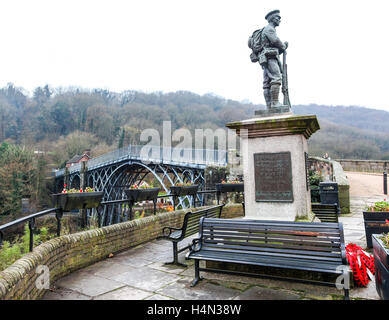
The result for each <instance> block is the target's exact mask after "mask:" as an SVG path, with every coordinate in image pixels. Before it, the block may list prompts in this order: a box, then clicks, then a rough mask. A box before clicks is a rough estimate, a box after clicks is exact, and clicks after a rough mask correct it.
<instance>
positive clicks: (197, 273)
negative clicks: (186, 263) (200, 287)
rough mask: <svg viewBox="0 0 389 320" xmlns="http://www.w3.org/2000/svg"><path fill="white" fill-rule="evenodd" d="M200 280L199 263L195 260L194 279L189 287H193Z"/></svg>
mask: <svg viewBox="0 0 389 320" xmlns="http://www.w3.org/2000/svg"><path fill="white" fill-rule="evenodd" d="M201 279H202V278H201V277H200V261H199V260H197V259H196V260H195V278H194V280H193V281H192V283H191V285H190V286H191V287H194V286H195V285H196V284H198V283H199V281H200V280H201Z"/></svg>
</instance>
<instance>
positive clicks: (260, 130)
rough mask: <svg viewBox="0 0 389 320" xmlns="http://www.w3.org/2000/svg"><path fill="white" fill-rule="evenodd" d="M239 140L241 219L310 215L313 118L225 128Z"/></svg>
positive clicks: (277, 118) (278, 118) (287, 117)
mask: <svg viewBox="0 0 389 320" xmlns="http://www.w3.org/2000/svg"><path fill="white" fill-rule="evenodd" d="M226 126H227V127H228V128H229V129H232V130H236V133H237V134H238V135H239V136H240V137H241V146H240V148H241V157H242V158H243V176H244V190H245V193H244V196H245V207H246V217H247V218H249V219H261V220H285V221H294V220H296V218H302V217H306V216H307V215H308V213H309V212H310V211H311V196H310V190H309V185H308V168H307V163H306V159H307V154H308V144H307V140H308V139H309V137H310V136H311V135H312V134H313V133H314V132H316V131H317V130H319V129H320V127H319V123H318V121H317V118H316V116H314V115H310V116H304V115H302V116H300V115H294V114H292V113H286V114H285V113H284V114H275V115H270V116H267V117H258V118H252V119H248V120H243V121H238V122H231V123H228V124H227V125H226Z"/></svg>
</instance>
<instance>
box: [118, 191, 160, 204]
mask: <svg viewBox="0 0 389 320" xmlns="http://www.w3.org/2000/svg"><path fill="white" fill-rule="evenodd" d="M124 192H125V193H126V196H127V199H128V200H130V201H132V202H138V201H146V200H152V201H153V202H155V201H157V197H158V193H159V188H144V189H140V188H139V189H126V190H124Z"/></svg>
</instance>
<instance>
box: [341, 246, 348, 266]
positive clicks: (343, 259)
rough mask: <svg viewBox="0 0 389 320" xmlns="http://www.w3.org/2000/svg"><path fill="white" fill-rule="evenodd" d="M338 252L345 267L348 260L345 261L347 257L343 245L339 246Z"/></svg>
mask: <svg viewBox="0 0 389 320" xmlns="http://www.w3.org/2000/svg"><path fill="white" fill-rule="evenodd" d="M340 251H341V253H342V262H343V263H344V264H345V265H346V266H347V265H348V260H347V256H346V247H345V245H344V243H341V244H340Z"/></svg>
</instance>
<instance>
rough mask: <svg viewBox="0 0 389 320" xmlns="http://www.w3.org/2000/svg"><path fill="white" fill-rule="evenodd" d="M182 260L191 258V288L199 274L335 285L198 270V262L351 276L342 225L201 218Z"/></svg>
mask: <svg viewBox="0 0 389 320" xmlns="http://www.w3.org/2000/svg"><path fill="white" fill-rule="evenodd" d="M186 258H187V259H194V260H195V278H194V280H193V282H192V286H195V285H196V284H197V283H198V281H199V280H200V279H201V278H200V271H208V272H226V273H233V274H241V275H246V276H265V277H269V278H275V279H281V278H282V279H286V280H295V281H301V282H314V283H317V284H325V285H335V281H334V282H328V281H327V282H325V281H317V280H311V279H301V278H296V277H294V278H291V277H290V276H288V277H285V276H283V274H282V275H281V276H275V275H274V274H272V275H261V274H258V273H257V271H254V272H241V271H232V270H226V269H216V268H212V267H211V268H210V267H208V268H200V267H199V262H200V260H205V261H215V262H216V261H217V262H225V263H234V264H237V263H238V264H244V265H255V266H265V267H274V268H281V270H284V269H293V270H300V271H301V270H302V271H303V272H305V271H311V272H320V273H321V272H324V273H330V274H333V275H334V277H335V276H336V275H342V274H344V276H346V277H350V269H349V267H348V266H347V259H346V251H345V246H344V236H343V226H342V224H341V223H323V222H292V221H290V222H289V221H262V220H241V219H239V220H238V219H210V218H202V219H201V220H200V230H199V238H198V239H194V240H193V242H192V246H191V248H190V252H189V253H188V254H187V256H186ZM341 266H343V267H341ZM228 269H229V268H228ZM348 279H350V278H348ZM344 294H345V298H346V299H347V298H348V295H349V292H348V288H347V289H344Z"/></svg>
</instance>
